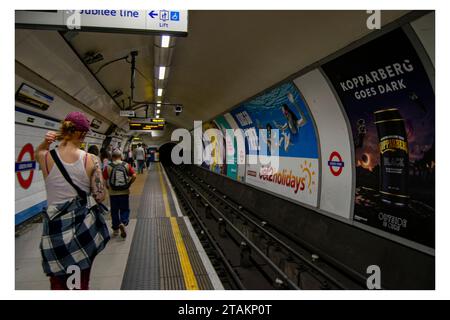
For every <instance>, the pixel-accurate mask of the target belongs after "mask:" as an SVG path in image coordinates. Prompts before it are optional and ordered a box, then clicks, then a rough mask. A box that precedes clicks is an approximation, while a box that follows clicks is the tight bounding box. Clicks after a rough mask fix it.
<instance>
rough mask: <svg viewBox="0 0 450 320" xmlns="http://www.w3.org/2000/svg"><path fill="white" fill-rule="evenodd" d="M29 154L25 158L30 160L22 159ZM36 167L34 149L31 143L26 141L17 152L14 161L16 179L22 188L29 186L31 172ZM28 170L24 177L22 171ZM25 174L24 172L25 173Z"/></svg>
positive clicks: (31, 178) (31, 180)
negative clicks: (17, 154)
mask: <svg viewBox="0 0 450 320" xmlns="http://www.w3.org/2000/svg"><path fill="white" fill-rule="evenodd" d="M27 154H28V155H29V156H28V157H27V158H29V159H30V160H24V158H25V156H26V155H27ZM35 169H36V161H35V160H34V149H33V145H32V144H31V143H27V144H26V145H24V146H23V148H22V150H21V151H20V153H19V156H18V157H17V161H16V167H15V171H16V175H17V180H18V181H19V184H20V186H21V187H22V188H24V189H28V188H29V187H30V186H31V182H33V173H34V170H35ZM25 171H29V174H28V177H27V178H24V172H25ZM25 175H26V174H25Z"/></svg>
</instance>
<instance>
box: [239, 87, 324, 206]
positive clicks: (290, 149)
mask: <svg viewBox="0 0 450 320" xmlns="http://www.w3.org/2000/svg"><path fill="white" fill-rule="evenodd" d="M231 114H232V115H233V117H234V118H235V120H236V122H237V123H238V125H239V126H240V127H241V128H242V129H243V130H245V131H247V132H246V134H247V139H246V142H247V143H246V153H247V162H246V182H247V183H249V184H251V185H254V186H257V187H260V188H262V189H265V190H268V191H271V192H273V193H276V194H280V195H282V196H285V197H288V198H290V199H292V200H295V201H298V202H300V203H303V204H307V205H310V206H317V199H318V188H319V179H318V174H319V170H318V168H319V167H318V165H319V164H318V147H317V137H316V133H315V129H314V124H313V121H312V119H311V115H310V114H309V111H308V109H307V108H306V106H305V103H304V102H303V100H302V98H301V97H300V92H299V91H298V89H297V88H296V87H295V86H294V85H293V84H292V83H291V82H289V83H285V84H283V85H280V86H279V87H277V88H275V89H273V90H271V91H269V92H267V93H264V94H262V95H260V96H258V97H256V98H254V99H252V100H251V101H248V102H245V103H243V104H241V105H240V106H239V107H238V108H236V109H235V110H233V111H232V112H231ZM261 129H263V130H264V129H265V130H266V132H267V134H266V136H264V134H260V130H261ZM273 129H278V133H277V134H275V132H276V131H275V130H273ZM258 139H266V140H267V141H269V143H267V149H268V150H267V152H265V151H263V150H260V149H259V148H258V145H259V144H258V141H259V140H258ZM271 143H273V144H274V145H271ZM272 147H275V148H277V149H278V156H279V158H277V159H276V161H271V164H263V163H261V161H259V160H260V159H256V158H257V157H258V155H261V154H263V155H266V154H267V155H270V152H271V151H270V150H271V148H272ZM270 157H271V158H272V160H274V159H273V158H274V157H275V156H273V155H270ZM273 163H278V168H276V166H273V165H272V164H273Z"/></svg>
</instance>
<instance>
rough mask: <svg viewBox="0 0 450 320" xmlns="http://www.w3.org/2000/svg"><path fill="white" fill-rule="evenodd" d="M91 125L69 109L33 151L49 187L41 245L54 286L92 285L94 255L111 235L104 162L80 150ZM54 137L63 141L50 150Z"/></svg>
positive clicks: (57, 288) (55, 287) (75, 286)
mask: <svg viewBox="0 0 450 320" xmlns="http://www.w3.org/2000/svg"><path fill="white" fill-rule="evenodd" d="M89 125H90V123H89V120H88V119H87V117H86V115H84V114H83V113H81V112H71V113H69V114H68V115H67V116H66V117H65V119H64V121H63V122H62V125H61V128H60V131H59V132H58V133H56V132H54V131H49V132H47V134H46V135H45V139H44V141H43V142H42V143H41V144H40V145H39V146H38V148H37V149H36V151H35V154H36V159H37V161H38V163H39V167H40V168H41V170H42V173H43V176H44V180H45V188H46V191H47V210H46V212H45V214H44V215H43V216H44V219H43V232H42V238H41V244H40V250H41V255H42V266H43V269H44V272H45V273H46V274H47V276H49V277H50V287H51V289H52V290H67V289H81V290H88V289H89V276H90V270H91V267H92V263H93V261H94V258H95V257H96V256H97V254H98V253H99V252H100V251H102V250H103V249H104V247H105V245H106V243H107V242H108V240H109V231H108V226H107V225H106V222H105V220H104V218H103V215H102V214H103V213H104V212H105V207H104V206H103V205H101V204H100V203H101V202H102V201H103V200H104V198H105V187H104V181H103V177H102V172H101V170H100V163H99V160H98V158H97V157H96V156H94V155H91V154H88V153H86V152H85V151H82V150H80V146H81V143H82V142H83V140H84V138H85V136H86V133H87V132H88V131H89ZM56 140H58V141H60V143H59V145H58V146H57V148H55V149H53V150H51V151H49V149H50V145H51V144H52V143H53V142H55V141H56ZM74 277H75V278H74Z"/></svg>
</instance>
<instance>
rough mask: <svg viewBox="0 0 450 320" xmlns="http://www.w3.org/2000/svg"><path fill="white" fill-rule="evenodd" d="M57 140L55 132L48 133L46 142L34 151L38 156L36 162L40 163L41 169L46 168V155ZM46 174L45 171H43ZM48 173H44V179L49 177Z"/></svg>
mask: <svg viewBox="0 0 450 320" xmlns="http://www.w3.org/2000/svg"><path fill="white" fill-rule="evenodd" d="M55 140H56V132H54V131H48V132H47V133H46V134H45V138H44V141H42V143H41V144H40V145H39V146H38V147H37V149H36V150H35V151H34V154H35V155H36V160H37V162H38V163H39V167H40V168H44V166H45V154H46V153H47V152H48V150H49V149H50V145H51V144H52V143H53V142H55ZM42 172H44V170H42ZM47 173H48V172H44V177H45V176H46V175H47Z"/></svg>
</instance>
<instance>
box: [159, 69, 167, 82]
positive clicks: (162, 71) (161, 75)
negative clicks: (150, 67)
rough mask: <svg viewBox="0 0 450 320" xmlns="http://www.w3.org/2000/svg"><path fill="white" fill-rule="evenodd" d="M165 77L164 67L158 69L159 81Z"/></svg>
mask: <svg viewBox="0 0 450 320" xmlns="http://www.w3.org/2000/svg"><path fill="white" fill-rule="evenodd" d="M165 76H166V67H159V80H163V79H164V77H165Z"/></svg>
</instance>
